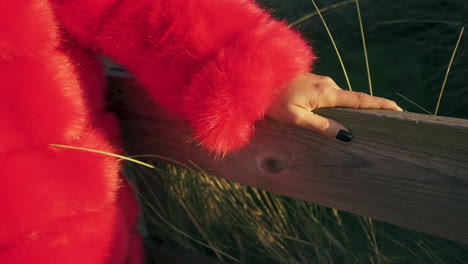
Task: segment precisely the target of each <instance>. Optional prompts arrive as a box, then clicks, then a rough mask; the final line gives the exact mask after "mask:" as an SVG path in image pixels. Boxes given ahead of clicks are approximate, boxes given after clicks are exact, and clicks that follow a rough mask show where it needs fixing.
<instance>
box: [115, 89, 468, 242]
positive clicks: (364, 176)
mask: <svg viewBox="0 0 468 264" xmlns="http://www.w3.org/2000/svg"><path fill="white" fill-rule="evenodd" d="M141 92H142V91H141V90H140V91H137V90H133V91H132V92H131V93H127V91H126V89H123V90H122V91H120V92H119V96H117V97H116V98H114V101H116V102H120V106H122V107H124V108H125V109H126V110H125V111H122V109H121V111H120V112H121V113H123V115H122V116H121V117H122V125H123V128H124V132H125V139H126V143H127V145H128V146H129V148H128V150H129V151H130V152H131V153H132V154H156V155H162V156H165V157H170V158H173V159H176V160H179V161H182V162H186V163H187V162H188V160H190V161H192V162H194V163H195V164H197V165H199V166H200V167H202V168H204V169H206V171H208V172H209V173H210V174H212V175H215V176H218V177H222V178H225V179H228V180H232V181H235V182H239V183H242V184H245V185H249V186H253V187H256V188H260V189H264V190H268V191H271V192H275V193H278V194H282V195H285V196H289V197H293V198H297V199H302V200H306V201H310V202H314V203H317V204H321V205H325V206H329V207H333V208H337V209H340V210H343V211H347V212H351V213H354V214H358V215H361V216H368V217H372V218H374V219H378V220H382V221H385V222H389V223H393V224H396V225H399V226H402V227H406V228H410V229H414V230H417V231H420V232H424V233H428V234H432V235H436V236H439V237H443V238H447V239H451V240H454V241H458V242H461V243H468V120H461V119H455V118H446V117H434V116H427V115H420V114H414V113H399V112H391V111H379V110H351V109H320V110H318V111H316V113H317V114H321V115H323V116H327V117H331V118H333V119H335V120H337V121H338V122H341V123H343V124H344V125H346V126H347V127H348V128H349V129H350V131H351V132H352V133H353V135H354V139H353V141H352V142H350V143H343V142H340V141H335V140H330V139H327V138H325V137H323V136H320V135H318V134H315V133H313V132H311V131H308V130H305V129H302V128H299V127H294V126H291V125H287V124H284V123H279V122H275V121H272V120H266V121H265V122H259V123H258V125H257V126H256V130H255V136H254V138H253V139H252V141H251V144H250V145H249V146H247V147H245V148H244V149H242V150H241V151H238V152H236V153H232V154H229V155H227V156H226V157H224V159H223V160H219V161H215V160H214V159H213V155H210V154H209V153H206V152H204V151H202V150H200V149H199V148H197V147H196V146H194V144H187V143H186V141H187V138H188V137H189V134H190V132H189V129H188V128H187V127H186V126H185V125H184V124H183V123H180V122H178V121H175V120H171V119H168V116H167V115H165V114H163V112H162V111H161V110H160V109H158V108H157V107H156V106H155V105H154V104H153V103H152V102H151V100H149V99H148V97H147V96H144V95H142V94H141Z"/></svg>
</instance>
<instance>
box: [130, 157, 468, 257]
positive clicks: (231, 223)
mask: <svg viewBox="0 0 468 264" xmlns="http://www.w3.org/2000/svg"><path fill="white" fill-rule="evenodd" d="M155 167H156V168H157V172H158V174H159V176H158V177H155V173H154V171H147V170H145V169H143V168H142V167H136V166H129V167H128V168H127V169H128V171H127V173H129V174H131V175H134V176H136V179H137V180H136V181H137V184H138V187H139V188H138V190H140V191H141V192H142V193H141V194H144V195H142V196H141V197H142V198H141V199H142V200H141V203H142V205H143V208H144V215H145V219H146V225H147V227H148V230H149V231H148V232H149V236H150V237H153V238H156V239H158V240H162V241H164V242H165V243H169V244H177V245H179V246H183V247H185V248H188V249H191V250H193V251H197V252H200V253H202V254H205V255H211V256H214V257H217V258H218V259H221V260H223V261H225V262H227V263H319V264H325V263H326V264H329V263H398V264H400V263H403V264H404V263H408V264H409V263H411V264H418V263H421V264H423V263H424V264H426V263H441V264H445V263H447V264H458V263H459V264H462V263H466V261H465V260H466V259H468V246H466V245H461V244H457V243H455V242H451V241H447V240H444V239H441V238H436V237H432V236H429V235H424V234H421V233H418V232H414V231H410V230H406V229H403V228H400V227H397V226H394V225H390V224H385V223H382V222H378V221H375V220H373V219H370V218H366V217H360V216H355V215H352V214H349V213H345V212H341V211H339V210H336V209H332V208H327V207H323V206H319V205H316V204H312V203H308V202H303V201H300V200H296V199H292V198H288V197H284V196H281V195H277V194H273V193H269V192H266V191H262V190H258V189H255V188H251V187H247V186H242V185H240V184H238V183H234V182H230V181H227V180H224V179H219V178H216V177H211V176H208V175H206V174H205V173H204V172H201V171H199V170H192V169H188V168H186V167H185V168H180V167H176V166H173V165H167V164H158V165H157V166H155ZM154 188H156V190H155V189H154Z"/></svg>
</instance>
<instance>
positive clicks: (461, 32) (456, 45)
mask: <svg viewBox="0 0 468 264" xmlns="http://www.w3.org/2000/svg"><path fill="white" fill-rule="evenodd" d="M464 31H465V27H462V29H461V31H460V35H459V36H458V40H457V44H455V48H454V49H453V53H452V57H451V58H450V62H449V65H448V67H447V72H446V73H445V77H444V82H443V83H442V88H441V89H440V94H439V99H438V100H437V105H436V108H435V111H434V115H437V113H438V112H439V106H440V101H441V100H442V95H443V93H444V89H445V85H446V84H447V79H448V75H449V73H450V69H451V68H452V64H453V59H454V58H455V55H456V54H457V50H458V46H459V44H460V41H461V39H462V37H463V32H464Z"/></svg>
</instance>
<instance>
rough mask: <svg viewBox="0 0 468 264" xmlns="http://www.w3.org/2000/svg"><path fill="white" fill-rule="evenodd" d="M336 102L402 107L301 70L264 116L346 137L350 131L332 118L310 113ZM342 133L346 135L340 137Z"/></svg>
mask: <svg viewBox="0 0 468 264" xmlns="http://www.w3.org/2000/svg"><path fill="white" fill-rule="evenodd" d="M335 106H336V107H348V108H372V109H387V110H395V111H403V110H402V109H401V108H400V107H399V106H398V105H397V104H396V103H395V102H393V101H391V100H388V99H385V98H381V97H375V96H370V95H368V94H365V93H359V92H351V91H345V90H342V89H341V88H340V87H338V85H337V84H336V83H335V82H334V81H333V80H332V79H331V78H330V77H326V76H320V75H316V74H313V73H302V74H299V75H298V76H296V78H294V79H293V80H292V81H291V82H289V83H288V84H287V86H286V87H285V89H283V90H281V91H280V94H279V95H278V97H277V98H276V99H275V100H274V101H273V103H272V104H271V105H270V107H269V108H268V109H267V111H266V116H268V117H270V118H272V119H274V120H278V121H282V122H286V123H291V124H294V125H297V126H301V127H304V128H307V129H311V130H313V131H315V132H317V133H320V134H322V135H325V136H327V137H329V138H337V139H340V140H342V141H349V140H351V138H352V135H351V134H350V133H349V131H348V129H347V128H346V127H344V126H343V125H342V124H340V123H338V122H336V121H334V120H332V119H329V118H325V117H322V116H320V115H317V114H314V113H313V110H314V109H317V108H323V107H335ZM342 130H344V131H342ZM340 131H341V132H340ZM345 131H347V132H348V133H346V132H345ZM343 133H344V134H345V135H347V134H349V135H347V136H345V139H343ZM346 137H347V138H346Z"/></svg>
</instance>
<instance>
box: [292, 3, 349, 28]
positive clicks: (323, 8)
mask: <svg viewBox="0 0 468 264" xmlns="http://www.w3.org/2000/svg"><path fill="white" fill-rule="evenodd" d="M354 1H355V0H348V1H343V2H340V3H336V4H333V5H329V6H327V7H322V8H320V12H322V13H324V12H327V11H329V10H332V9H335V8H338V7H341V6H344V5H348V4H351V3H353V2H354ZM316 15H318V12H317V11H315V12H312V13H309V14H307V15H305V16H303V17H301V18H299V19H296V20H294V21H293V22H292V23H290V24H289V26H290V27H294V26H296V25H298V24H300V23H302V22H304V21H306V20H307V19H309V18H312V17H314V16H316Z"/></svg>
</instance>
